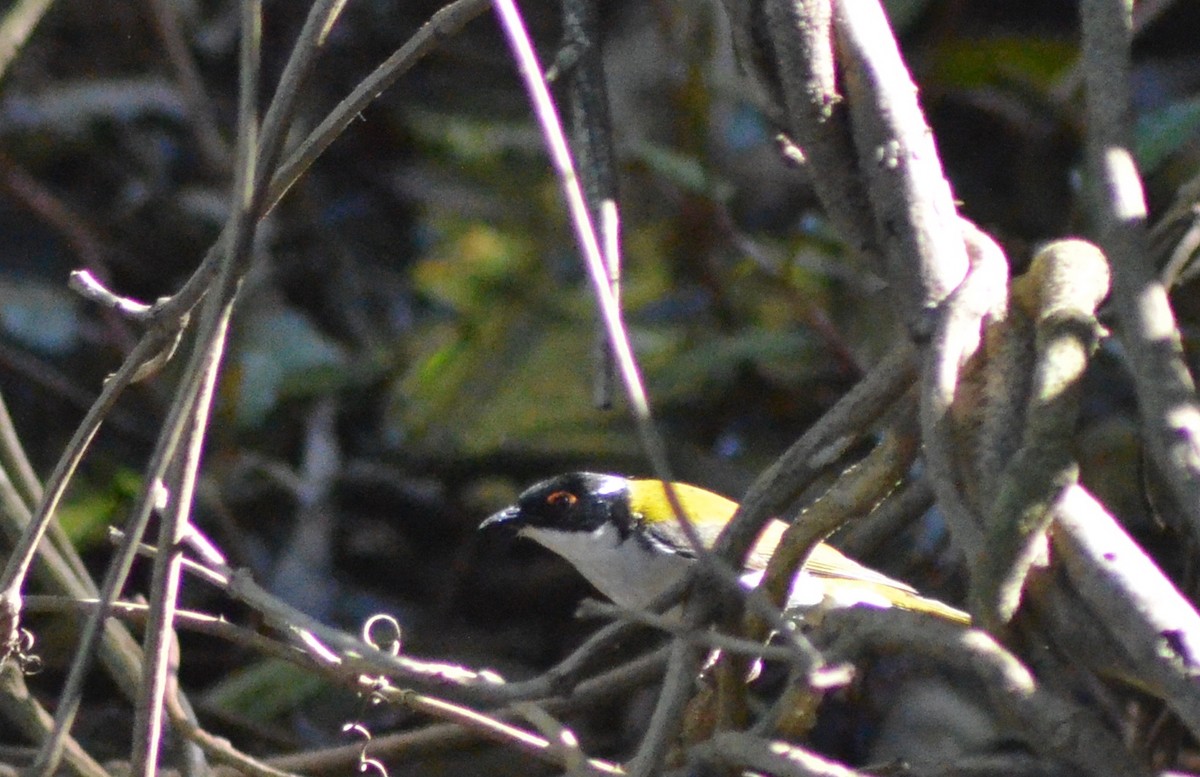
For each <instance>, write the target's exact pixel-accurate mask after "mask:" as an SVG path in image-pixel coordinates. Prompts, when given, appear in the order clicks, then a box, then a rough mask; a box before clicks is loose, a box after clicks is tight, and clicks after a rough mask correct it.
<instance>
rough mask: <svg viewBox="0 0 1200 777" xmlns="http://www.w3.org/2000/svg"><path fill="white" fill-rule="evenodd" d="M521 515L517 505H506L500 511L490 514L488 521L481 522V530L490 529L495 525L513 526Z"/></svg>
mask: <svg viewBox="0 0 1200 777" xmlns="http://www.w3.org/2000/svg"><path fill="white" fill-rule="evenodd" d="M520 517H521V511H520V509H519V508H518V507H517V506H516V505H513V506H512V507H506V508H504V509H503V510H501V511H500V512H498V513H495V514H493V515H491V516H489V517H488V519H487V520H486V521H484V522H483V523H481V524H479V531H483V530H484V529H490V528H492V527H493V526H503V527H507V528H512V527H513V524H514V523H515V522H516V521H517V519H519V518H520Z"/></svg>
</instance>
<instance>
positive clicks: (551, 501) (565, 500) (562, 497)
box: [546, 491, 579, 507]
mask: <svg viewBox="0 0 1200 777" xmlns="http://www.w3.org/2000/svg"><path fill="white" fill-rule="evenodd" d="M578 501H579V497H577V496H575V495H574V494H572V493H571V492H570V491H555V492H554V493H553V494H551V495H550V496H548V497H546V504H548V505H553V506H555V507H570V506H571V505H573V504H575V503H576V502H578Z"/></svg>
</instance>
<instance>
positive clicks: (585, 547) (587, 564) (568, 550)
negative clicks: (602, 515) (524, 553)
mask: <svg viewBox="0 0 1200 777" xmlns="http://www.w3.org/2000/svg"><path fill="white" fill-rule="evenodd" d="M520 533H521V535H522V536H525V537H528V538H529V539H531V540H535V541H537V542H539V543H541V544H542V545H543V546H545V547H546V548H549V549H550V550H552V551H554V552H555V553H557V554H558V555H560V556H562V557H563V558H565V559H566V560H567V561H569V562H571V564H572V565H574V567H575V568H576V569H578V570H579V572H580V574H582V575H583V576H584V577H586V578H587V579H588V582H590V583H591V584H592V585H594V586H596V588H597V590H599V591H600V593H602V594H604V595H605V596H607V597H608V598H609V599H612V600H613V602H614V603H615V604H618V605H620V606H621V607H627V608H629V609H634V610H640V609H644V608H646V607H647V606H648V605H649V604H650V603H651V602H652V601H653V600H654V599H655V598H656V597H657V596H659V595H660V594H662V593H663V592H665V591H666V590H667V589H668V588H670V587H671V586H672V585H674V584H675V583H676V582H677V581H679V580H680V579H682V578H683V575H684V574H685V573H686V572H687V568H688V565H689V564H691V563H692V562H691V560H690V559H687V558H685V557H683V556H679V555H676V554H673V553H666V552H662V551H656V550H652V549H651V548H648V547H646V546H645V545H644V544H642V543H641V542H638V541H637V539H635V538H634V537H633V536H631V535H627V536H626V537H624V538H622V537H621V533H620V532H619V531H618V530H617V527H616V526H614V525H613V524H611V523H606V524H604V525H602V526H600V527H599V528H598V529H595V530H593V531H590V532H588V531H563V530H559V529H545V528H539V527H534V526H526V527H524V528H522V529H521V532H520Z"/></svg>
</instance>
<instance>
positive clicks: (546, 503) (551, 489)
mask: <svg viewBox="0 0 1200 777" xmlns="http://www.w3.org/2000/svg"><path fill="white" fill-rule="evenodd" d="M610 520H611V521H613V523H614V524H615V525H616V526H617V528H618V530H619V531H620V532H621V534H622V536H624V535H625V534H626V533H627V532H628V531H629V527H630V521H631V519H630V514H629V481H628V480H626V479H625V478H623V477H620V476H618V475H599V474H596V473H593V472H571V473H568V474H565V475H558V476H556V477H553V478H550V479H549V480H543V481H541V482H540V483H536V484H534V485H533V486H530V487H529V488H528V489H526V490H525V491H524V493H522V494H521V496H519V497H518V498H517V503H516V504H514V505H512V506H511V507H507V508H505V509H504V510H501V511H500V512H498V513H496V514H495V515H493V516H491V517H490V518H488V519H487V520H486V521H484V522H483V523H482V524H480V526H479V528H480V529H486V528H488V527H491V526H508V527H510V528H513V529H516V530H517V531H520V529H522V528H524V527H527V526H528V527H532V528H539V529H557V530H560V531H581V532H590V531H594V530H595V529H597V528H599V527H600V526H602V525H604V524H605V523H606V522H608V521H610Z"/></svg>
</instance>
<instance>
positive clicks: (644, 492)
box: [629, 480, 738, 525]
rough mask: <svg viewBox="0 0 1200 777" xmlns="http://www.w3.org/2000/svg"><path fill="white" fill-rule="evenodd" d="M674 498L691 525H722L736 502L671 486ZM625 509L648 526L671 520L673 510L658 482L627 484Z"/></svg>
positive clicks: (679, 485)
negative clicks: (626, 505)
mask: <svg viewBox="0 0 1200 777" xmlns="http://www.w3.org/2000/svg"><path fill="white" fill-rule="evenodd" d="M674 491H675V496H676V497H677V498H678V499H679V504H680V505H682V506H683V509H684V512H686V513H687V517H688V519H689V520H690V521H692V522H693V523H698V524H709V525H711V524H713V523H720V524H724V523H726V522H727V521H728V520H729V519H730V518H732V517H733V514H734V512H735V511H736V510H737V507H738V506H737V502H734V501H733V500H730V499H726V498H725V497H723V496H721V495H720V494H714V493H713V492H711V491H706V490H704V489H703V488H700V487H698V486H689V485H688V484H686V483H675V484H674ZM629 509H630V510H631V511H633V513H634V514H636V515H640V516H642V520H644V521H645V522H646V523H648V524H654V523H661V522H664V521H674V520H675V511H674V510H673V509H671V500H670V499H668V498H667V487H666V485H664V484H663V482H662V481H661V480H631V481H629Z"/></svg>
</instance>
